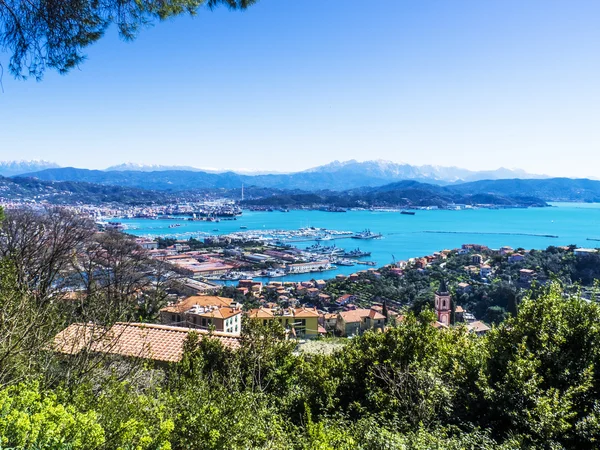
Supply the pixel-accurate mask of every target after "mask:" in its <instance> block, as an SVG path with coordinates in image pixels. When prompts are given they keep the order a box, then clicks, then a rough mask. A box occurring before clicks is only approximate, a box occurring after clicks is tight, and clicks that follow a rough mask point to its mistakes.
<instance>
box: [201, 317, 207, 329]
mask: <svg viewBox="0 0 600 450" xmlns="http://www.w3.org/2000/svg"><path fill="white" fill-rule="evenodd" d="M202 326H203V327H205V326H206V319H205V318H204V317H203V318H202Z"/></svg>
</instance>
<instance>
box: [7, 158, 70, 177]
mask: <svg viewBox="0 0 600 450" xmlns="http://www.w3.org/2000/svg"><path fill="white" fill-rule="evenodd" d="M57 167H60V166H59V165H58V164H56V163H53V162H50V161H0V176H4V177H12V176H14V175H21V174H23V173H30V172H38V171H40V170H44V169H54V168H57Z"/></svg>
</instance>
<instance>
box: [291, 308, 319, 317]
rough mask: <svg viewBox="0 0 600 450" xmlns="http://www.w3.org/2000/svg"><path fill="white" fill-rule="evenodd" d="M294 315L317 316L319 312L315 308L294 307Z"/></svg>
mask: <svg viewBox="0 0 600 450" xmlns="http://www.w3.org/2000/svg"><path fill="white" fill-rule="evenodd" d="M294 317H304V318H308V317H319V313H318V312H317V310H316V309H315V308H312V309H311V308H296V309H294Z"/></svg>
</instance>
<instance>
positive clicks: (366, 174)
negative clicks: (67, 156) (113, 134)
mask: <svg viewBox="0 0 600 450" xmlns="http://www.w3.org/2000/svg"><path fill="white" fill-rule="evenodd" d="M20 175H21V176H29V177H34V178H38V179H40V180H45V181H87V182H92V183H99V184H107V185H117V186H129V187H136V188H141V189H157V190H170V191H176V190H189V189H199V188H226V189H231V188H238V187H240V186H241V185H242V184H244V185H253V186H260V187H268V188H277V189H303V190H319V189H330V190H337V191H342V190H346V189H352V188H357V187H362V186H383V185H385V184H388V183H393V182H396V181H402V180H415V181H420V182H424V183H434V184H440V185H445V184H449V183H456V182H460V181H476V180H483V179H499V178H542V177H544V176H541V175H532V174H528V173H526V172H524V171H522V170H512V169H505V168H500V169H497V170H491V171H479V172H478V171H471V170H467V169H461V168H458V167H440V166H413V165H410V164H398V163H394V162H391V161H383V160H378V161H364V162H358V161H355V160H350V161H344V162H339V161H334V162H332V163H330V164H327V165H324V166H319V167H315V168H312V169H308V170H305V171H302V172H295V173H266V174H260V173H243V172H241V173H240V172H237V171H213V170H202V169H197V168H193V167H186V166H148V165H138V164H132V163H128V164H122V165H119V166H112V167H109V168H108V169H106V170H89V169H77V168H72V167H65V168H53V169H46V170H41V171H32V172H31V173H27V174H22V173H21V174H20Z"/></svg>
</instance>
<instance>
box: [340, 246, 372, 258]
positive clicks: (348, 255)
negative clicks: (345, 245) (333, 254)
mask: <svg viewBox="0 0 600 450" xmlns="http://www.w3.org/2000/svg"><path fill="white" fill-rule="evenodd" d="M342 256H343V257H344V258H362V257H365V256H371V252H363V251H362V250H361V249H360V248H357V249H356V250H352V251H350V252H345V253H344V254H343V255H342Z"/></svg>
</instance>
